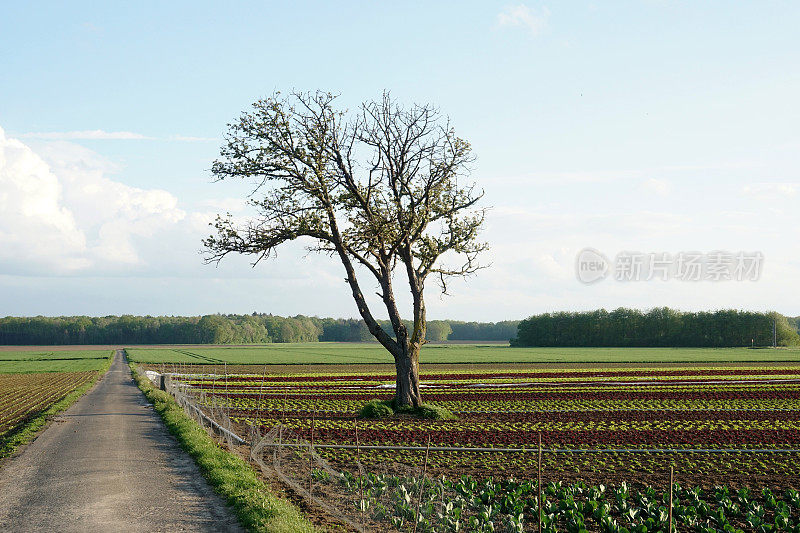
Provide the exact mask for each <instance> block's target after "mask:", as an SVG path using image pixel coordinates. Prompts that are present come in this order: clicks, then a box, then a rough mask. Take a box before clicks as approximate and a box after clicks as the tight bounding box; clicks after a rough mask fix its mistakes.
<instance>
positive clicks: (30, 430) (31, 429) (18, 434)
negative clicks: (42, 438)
mask: <svg viewBox="0 0 800 533" xmlns="http://www.w3.org/2000/svg"><path fill="white" fill-rule="evenodd" d="M113 360H114V352H111V355H109V356H108V359H107V360H106V361H105V362H104V363H103V365H102V366H101V367H100V368H99V369H98V370H97V375H96V376H95V377H94V378H93V379H92V380H91V381H89V382H88V383H84V384H83V385H81V386H80V387H78V388H77V389H75V390H73V391H72V392H70V393H69V394H67V395H66V396H64V397H63V398H61V399H60V400H59V401H57V402H55V403H54V404H51V405H50V407H48V408H47V409H45V410H43V411H40V412H39V413H37V414H35V415H34V416H33V417H31V418H29V419H28V420H27V421H26V422H25V423H24V424H22V425H21V426H19V427H18V428H15V429H13V430H12V431H11V432H9V433H8V434H6V435H4V436H3V437H0V459H5V458H6V457H9V456H11V455H12V454H13V453H14V451H15V450H16V449H17V448H19V447H20V446H23V445H25V444H28V443H29V442H31V441H32V440H33V439H34V438H36V435H38V433H39V431H40V430H41V429H42V428H43V427H44V426H45V425H46V424H47V420H48V419H49V418H50V417H53V416H55V415H57V414H58V413H60V412H61V411H64V410H65V409H67V408H68V407H69V406H70V405H72V404H73V403H75V402H76V401H77V400H78V398H80V397H81V396H83V395H84V394H85V393H86V391H88V390H89V389H91V388H92V387H94V384H95V383H97V380H98V379H100V377H101V376H103V375H104V374H105V373H106V371H107V370H108V368H109V367H110V366H111V362H112V361H113Z"/></svg>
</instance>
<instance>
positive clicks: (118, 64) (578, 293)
mask: <svg viewBox="0 0 800 533" xmlns="http://www.w3.org/2000/svg"><path fill="white" fill-rule="evenodd" d="M798 27H800V4H799V3H797V2H788V1H787V2H778V1H758V2H756V1H752V2H725V1H708V2H688V1H687V2H675V1H668V0H663V1H657V0H649V1H645V0H641V1H630V2H616V1H608V2H599V1H586V2H579V1H576V2H567V1H564V2H533V1H528V2H525V3H519V2H492V1H481V2H403V3H397V2H347V1H340V2H329V3H322V2H319V3H317V2H286V3H283V2H280V3H279V2H247V1H241V2H226V3H222V2H198V1H193V2H177V1H176V2H148V1H144V2H127V3H122V2H79V1H78V2H35V1H33V2H17V3H9V4H7V5H5V6H4V7H3V16H2V17H0V50H2V52H0V316H5V315H15V316H22V315H51V316H52V315H78V314H86V315H109V314H115V315H119V314H150V315H200V314H208V313H216V312H220V313H251V312H254V311H257V312H265V313H273V314H279V315H296V314H305V315H317V316H335V317H355V316H357V310H356V306H355V304H354V302H353V301H352V298H351V297H350V293H349V290H348V288H347V286H346V284H345V282H344V272H343V268H342V266H341V264H339V263H337V262H335V261H334V260H333V259H331V258H329V257H326V256H318V255H314V254H309V253H308V252H307V251H306V250H305V248H304V246H305V245H306V244H307V243H302V242H296V243H290V244H287V245H285V247H284V248H283V249H280V250H279V253H278V256H277V258H272V259H270V260H268V261H263V262H261V263H259V264H258V265H257V266H256V267H252V266H251V265H250V258H243V257H240V258H236V257H233V258H228V259H225V260H224V261H223V262H222V263H220V264H219V265H218V266H214V265H206V264H204V262H203V256H202V255H201V250H202V244H201V240H202V239H203V238H204V237H206V236H208V235H209V234H210V233H211V229H210V228H209V226H208V223H209V222H210V221H211V220H213V219H214V217H215V215H216V214H217V213H224V212H227V211H230V212H232V213H233V214H235V215H236V216H240V217H246V216H248V210H247V207H246V206H245V202H244V201H245V198H246V196H247V194H248V192H249V191H250V189H249V188H248V184H247V183H239V182H229V181H225V182H215V181H214V180H213V176H212V175H211V172H210V171H209V169H210V168H211V165H212V163H213V161H214V159H215V158H216V157H218V155H219V148H220V146H221V144H222V139H223V136H224V134H225V132H226V129H227V126H226V125H227V124H229V123H231V122H232V121H234V120H235V119H236V118H237V117H238V116H239V114H240V113H241V112H243V111H245V110H246V109H247V108H248V107H249V106H250V105H251V104H252V103H253V102H254V101H256V100H258V99H259V98H263V97H267V96H269V95H271V94H273V93H274V92H275V91H282V92H288V91H291V90H300V91H309V90H310V91H313V90H317V89H322V90H326V91H332V92H335V93H338V94H340V96H339V98H338V100H337V102H339V104H340V105H341V106H342V108H347V109H354V108H356V107H357V106H358V105H359V103H360V102H363V101H367V100H370V99H374V98H376V97H378V96H380V94H381V92H382V91H384V90H389V91H391V94H392V95H393V97H395V98H396V99H398V101H400V102H403V103H406V104H411V103H414V102H418V103H430V104H433V105H435V106H438V108H439V109H440V110H441V112H442V113H443V114H444V115H447V116H448V117H449V118H450V120H451V122H452V124H453V126H454V127H455V130H456V132H457V134H458V135H459V136H460V137H462V138H464V139H467V140H468V141H469V142H470V143H471V144H472V147H473V150H474V153H475V155H476V156H477V161H476V163H475V164H474V165H473V170H472V174H471V176H470V178H471V179H472V180H473V181H474V182H475V183H476V184H477V185H478V187H480V188H482V189H483V190H484V191H485V196H484V199H483V201H482V205H483V206H485V207H488V208H489V211H488V215H487V220H486V225H485V229H484V231H483V233H482V239H483V240H485V241H486V242H488V243H489V245H490V250H489V251H488V252H487V253H486V254H485V255H484V257H483V259H482V262H483V263H484V264H486V265H488V267H487V268H486V269H484V270H481V271H480V272H479V273H477V274H476V275H475V276H472V277H470V278H467V279H465V280H460V281H457V282H454V283H452V284H451V285H450V287H449V292H450V294H449V295H441V294H439V292H438V291H437V288H436V287H435V285H433V284H430V285H429V286H428V287H427V291H426V297H427V304H428V316H429V318H450V319H458V320H478V321H498V320H508V319H519V318H524V317H527V316H530V315H531V314H534V313H540V312H547V311H560V310H587V309H595V308H601V307H602V308H606V309H613V308H617V307H622V306H624V307H636V308H640V309H648V308H652V307H656V306H670V307H674V308H678V309H683V310H714V309H723V308H735V309H748V310H759V311H761V310H777V311H779V312H781V313H784V314H787V315H791V316H797V315H800V302H799V301H798V298H797V295H798V294H800V248H799V247H798V245H797V242H798V237H800V235H798V233H799V232H800V214H798V213H799V210H798V209H797V207H798V201H800V157H798V154H800V128H798V124H800V98H798V97H797V95H798V94H800V68H798V65H800V34H798V32H797V28H798ZM586 248H590V249H592V250H594V251H595V252H593V253H597V254H598V255H596V256H595V257H603V258H604V260H605V267H607V268H608V269H609V270H608V272H607V275H605V276H604V277H602V278H600V279H598V280H595V282H594V283H585V282H584V281H586V279H585V278H582V277H581V276H580V275H579V274H580V272H579V271H578V270H577V269H579V268H581V267H580V266H579V265H580V262H578V261H577V257H578V254H579V253H580V252H581V251H582V250H584V249H586ZM717 252H722V254H717ZM689 253H693V254H695V255H696V256H698V257H701V258H702V261H703V262H704V267H703V268H710V267H709V263H713V262H714V261H715V259H713V258H717V259H719V258H720V257H723V256H724V257H725V258H726V261H728V262H727V263H725V264H726V265H728V266H730V265H731V263H730V261H733V259H731V258H736V257H742V256H746V257H756V256H758V257H760V258H762V259H760V260H759V262H758V265H757V266H758V269H757V270H758V271H757V275H756V276H752V275H750V276H745V279H738V278H737V276H736V275H731V276H724V275H723V276H721V278H720V279H714V278H715V276H710V275H706V271H703V274H702V276H701V277H700V279H685V277H684V278H683V279H679V278H680V276H679V275H678V272H679V269H680V268H681V267H680V266H679V265H678V257H679V256H681V257H682V256H683V255H684V254H689ZM650 254H655V255H650ZM662 254H668V255H667V256H663V255H662ZM715 254H716V255H715ZM631 257H633V258H634V262H637V261H638V262H641V261H644V265H645V267H647V266H648V265H649V264H650V263H648V261H650V258H652V257H659V258H662V259H663V258H667V260H668V261H672V263H671V264H672V267H671V268H673V270H671V271H670V272H671V273H670V274H669V275H668V276H664V277H666V278H667V279H661V278H662V277H661V276H652V278H653V279H647V278H648V277H650V276H647V275H646V274H642V275H641V276H638V274H637V278H638V279H630V277H631V276H630V272H631V271H630V270H628V271H627V274H626V271H624V268H623V267H624V265H625V264H629V263H625V261H629V259H626V258H631ZM605 267H604V268H605ZM645 270H647V268H645ZM708 272H709V273H710V272H711V271H710V270H708ZM626 276H627V277H626ZM716 277H720V276H716ZM726 277H731V278H732V279H726ZM623 278H624V279H623ZM582 280H583V281H582ZM365 286H366V287H367V288H368V289H369V288H370V286H369V283H367V282H366V281H365ZM365 292H369V293H372V292H373V291H371V290H368V291H367V290H365ZM399 299H400V303H401V305H404V306H405V308H406V309H409V311H410V308H409V307H408V298H407V297H405V295H403V294H401V295H399ZM376 300H377V299H376V298H375V299H373V301H372V303H373V305H374V306H376V314H377V315H379V316H385V314H383V313H380V311H379V309H378V308H377V301H376ZM407 314H410V312H409V313H407Z"/></svg>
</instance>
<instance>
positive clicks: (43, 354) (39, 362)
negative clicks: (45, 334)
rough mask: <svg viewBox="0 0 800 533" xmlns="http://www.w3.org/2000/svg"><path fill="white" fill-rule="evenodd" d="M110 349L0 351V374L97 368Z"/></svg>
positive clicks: (75, 370)
mask: <svg viewBox="0 0 800 533" xmlns="http://www.w3.org/2000/svg"><path fill="white" fill-rule="evenodd" d="M110 353H111V352H110V350H73V351H53V352H48V351H8V352H6V351H0V374H27V373H33V372H86V371H89V370H99V369H100V368H102V367H103V366H104V365H105V363H106V362H107V361H108V357H109V355H110Z"/></svg>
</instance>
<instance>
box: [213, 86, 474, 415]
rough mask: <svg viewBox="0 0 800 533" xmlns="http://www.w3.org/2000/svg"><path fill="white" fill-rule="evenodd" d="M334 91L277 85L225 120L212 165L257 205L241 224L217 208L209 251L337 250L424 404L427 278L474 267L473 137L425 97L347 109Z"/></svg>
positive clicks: (409, 387) (410, 398)
mask: <svg viewBox="0 0 800 533" xmlns="http://www.w3.org/2000/svg"><path fill="white" fill-rule="evenodd" d="M335 99H336V96H334V95H332V94H330V93H324V92H316V93H293V94H291V95H290V96H289V97H283V96H281V95H280V94H276V95H274V96H272V97H270V98H266V99H262V100H259V101H257V102H255V103H254V104H253V106H252V109H251V110H250V111H249V112H245V113H243V114H242V115H241V117H240V118H239V120H238V121H237V122H235V123H233V124H229V125H228V127H229V131H228V134H227V135H226V143H225V145H224V146H223V148H222V149H221V152H220V153H221V158H220V159H219V160H217V161H215V162H214V165H213V167H212V171H213V173H214V175H215V176H216V178H217V179H218V180H224V179H227V178H232V177H237V178H238V177H244V178H252V179H254V180H255V184H256V188H255V190H254V191H253V193H252V194H251V195H250V203H251V204H252V205H253V206H254V207H255V208H256V209H257V211H258V216H257V218H255V219H253V220H251V221H250V222H248V223H245V224H242V225H237V224H236V223H235V222H234V221H233V219H232V217H231V215H230V214H228V215H227V216H224V217H222V216H219V217H217V221H216V223H215V227H216V230H217V232H216V235H214V236H211V237H209V238H208V239H206V240H204V241H203V244H204V245H205V248H206V253H207V255H206V260H207V262H218V261H219V260H220V259H222V258H223V257H224V256H225V255H227V254H229V253H231V252H235V253H242V254H253V255H255V256H257V258H256V260H255V262H254V263H253V264H254V265H255V264H256V263H258V261H260V260H261V259H262V258H264V257H268V256H269V255H270V254H271V253H272V252H273V251H274V250H275V249H276V247H278V246H279V245H281V244H282V243H284V242H287V241H292V240H295V239H297V238H300V237H307V238H310V239H311V240H312V241H313V244H312V245H311V246H310V247H309V249H310V250H313V251H318V252H324V253H327V254H329V255H331V256H336V257H338V258H339V260H340V261H341V263H342V265H344V270H345V273H346V281H347V283H348V284H349V286H350V289H351V291H352V294H353V299H355V302H356V305H357V306H358V312H359V314H360V315H361V317H362V318H363V319H364V322H365V323H366V325H367V327H368V328H369V331H370V333H372V335H373V336H374V337H375V338H376V339H377V340H378V342H380V343H381V345H383V346H384V347H385V348H386V349H387V350H388V351H389V352H390V353H391V354H392V356H393V357H394V361H395V367H396V370H397V382H396V384H397V388H396V398H395V402H396V405H398V406H409V405H410V406H413V407H419V406H420V405H421V402H422V400H421V395H420V389H419V353H420V349H421V348H422V345H423V344H424V343H425V330H426V321H425V299H424V297H423V292H424V288H425V282H426V280H427V279H428V278H429V277H430V276H433V277H434V279H435V280H436V281H437V282H438V283H439V285H440V287H441V290H442V292H447V281H448V279H449V278H450V277H452V276H466V275H469V274H471V273H473V272H475V271H476V270H477V269H478V268H480V265H479V264H478V263H477V260H476V258H477V256H478V254H479V253H480V252H481V251H483V250H485V249H486V244H485V243H482V242H479V241H478V232H479V230H480V228H481V226H482V224H483V220H484V210H483V209H481V208H477V207H476V204H477V202H478V200H480V198H481V197H482V196H483V192H482V191H476V190H475V186H474V184H469V185H462V184H460V183H459V180H460V179H463V178H464V176H465V175H466V174H467V173H468V171H469V165H470V163H471V162H472V161H473V156H472V154H471V149H470V145H469V143H467V142H466V141H465V140H463V139H460V138H459V137H457V136H456V135H455V132H454V130H453V128H452V127H451V126H450V123H449V121H448V120H447V119H445V118H443V117H442V116H441V115H440V114H439V113H438V111H437V110H436V109H434V108H433V107H432V106H429V105H414V106H412V107H410V108H404V107H402V106H400V105H399V104H398V103H396V102H395V101H393V100H392V98H391V97H390V95H389V94H388V93H384V94H383V96H382V98H380V99H379V100H377V101H371V102H367V103H364V104H362V105H361V107H360V108H359V109H358V111H357V112H355V113H352V114H351V115H348V114H347V113H346V112H344V111H341V110H337V109H336V108H335V107H334V104H335ZM445 262H447V263H448V264H444V263H445ZM357 265H360V266H361V267H363V269H359V272H360V275H361V276H362V277H363V276H364V275H367V276H369V275H370V274H371V276H373V277H374V278H375V280H376V281H377V286H378V287H379V292H378V296H379V297H380V298H381V300H382V302H383V305H384V306H385V307H386V311H387V313H388V315H389V320H390V322H391V327H392V331H393V333H394V335H391V334H389V333H387V332H386V331H385V330H384V329H383V328H382V327H381V326H380V324H379V323H378V321H377V320H376V319H375V315H374V314H373V312H372V311H371V310H370V308H369V305H368V304H367V301H366V299H365V298H364V294H363V291H362V288H361V284H360V282H359V275H358V272H357V268H356V266H357ZM395 267H397V271H398V276H399V277H400V278H401V279H403V278H404V279H405V280H406V281H407V283H408V289H409V290H410V293H411V298H412V301H413V326H412V327H411V328H410V330H411V331H409V327H407V325H406V324H405V323H404V322H403V320H402V319H401V314H400V310H399V309H398V307H397V303H396V300H395V289H394V285H393V284H394V282H395V277H394V276H393V273H395ZM367 272H368V273H369V274H367Z"/></svg>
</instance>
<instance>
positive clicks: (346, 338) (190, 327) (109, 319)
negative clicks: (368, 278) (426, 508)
mask: <svg viewBox="0 0 800 533" xmlns="http://www.w3.org/2000/svg"><path fill="white" fill-rule="evenodd" d="M517 324H518V322H516V321H510V322H497V323H482V322H458V321H450V320H431V321H429V322H428V332H427V335H426V337H427V339H428V340H429V341H445V340H479V341H488V340H501V341H508V340H509V339H511V338H512V337H513V336H514V335H515V333H516V329H517ZM381 326H382V327H383V328H384V329H385V330H386V331H387V332H390V331H391V325H390V324H389V322H388V321H386V322H383V323H381ZM409 326H410V324H409ZM372 340H374V339H373V337H372V335H371V334H370V332H369V330H368V329H367V326H366V324H364V322H363V321H362V320H357V319H335V318H318V317H308V316H303V315H297V316H293V317H281V316H276V315H271V314H259V313H253V314H252V315H219V314H218V315H205V316H196V317H173V316H156V317H153V316H132V315H123V316H106V317H87V316H73V317H42V316H38V317H5V318H0V344H10V345H57V344H261V343H267V342H281V343H283V342H316V341H339V342H362V341H372Z"/></svg>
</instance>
